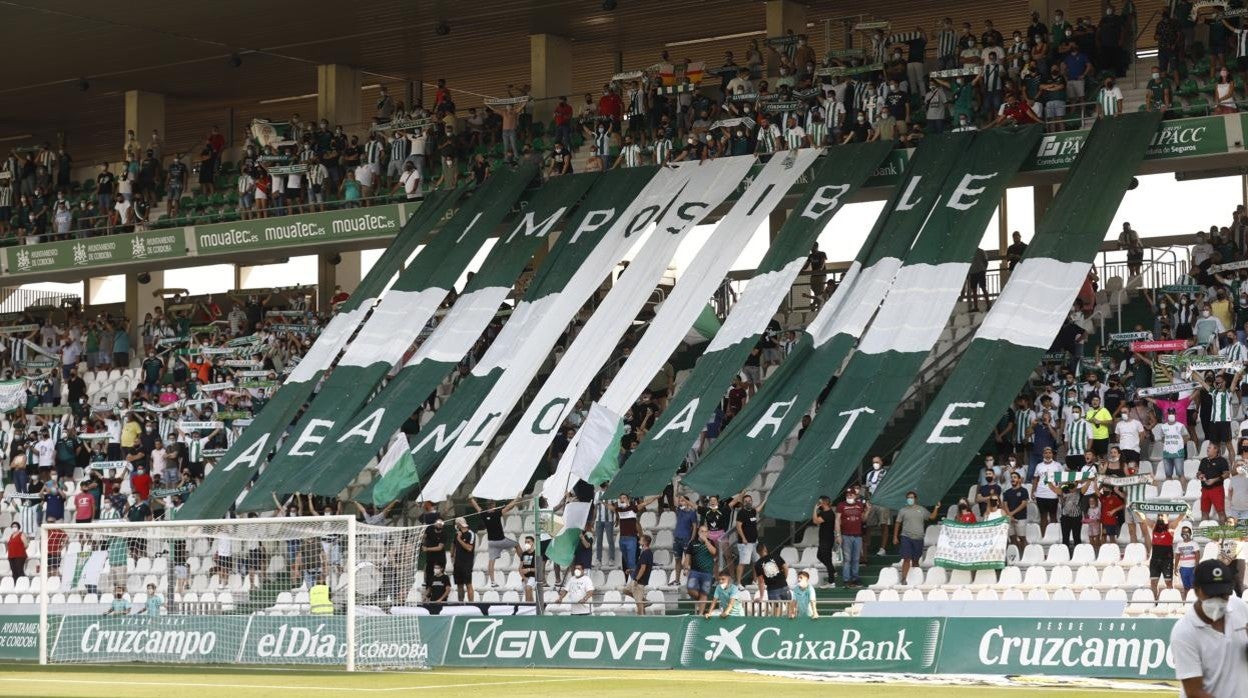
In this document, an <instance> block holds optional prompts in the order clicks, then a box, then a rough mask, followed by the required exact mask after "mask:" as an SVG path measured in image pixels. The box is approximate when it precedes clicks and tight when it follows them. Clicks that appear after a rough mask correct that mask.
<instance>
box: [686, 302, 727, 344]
mask: <svg viewBox="0 0 1248 698" xmlns="http://www.w3.org/2000/svg"><path fill="white" fill-rule="evenodd" d="M719 328H720V323H719V316H718V315H716V314H715V308H714V307H713V306H712V305H711V304H710V303H707V304H706V307H704V308H702V312H701V313H698V319H696V320H694V321H693V327H690V328H689V331H688V332H686V333H685V344H689V345H692V346H697V345H699V344H706V343H707V342H709V341H711V340H712V339H714V338H715V333H716V332H719Z"/></svg>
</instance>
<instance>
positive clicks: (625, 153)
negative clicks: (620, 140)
mask: <svg viewBox="0 0 1248 698" xmlns="http://www.w3.org/2000/svg"><path fill="white" fill-rule="evenodd" d="M642 153H643V151H642V148H641V146H640V145H637V144H636V143H634V142H633V135H632V133H631V132H630V133H629V134H628V135H627V136H625V137H624V147H623V148H620V156H619V157H618V158H616V159H615V164H614V165H612V166H611V169H613V170H618V169H619V168H620V167H621V166H623V167H640V166H641V165H643V164H644V163H643V162H642V160H643V159H644V158H643V156H642Z"/></svg>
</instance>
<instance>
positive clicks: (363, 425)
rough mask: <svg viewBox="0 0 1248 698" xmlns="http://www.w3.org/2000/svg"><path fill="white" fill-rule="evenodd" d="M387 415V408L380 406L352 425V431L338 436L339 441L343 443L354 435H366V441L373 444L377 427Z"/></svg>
mask: <svg viewBox="0 0 1248 698" xmlns="http://www.w3.org/2000/svg"><path fill="white" fill-rule="evenodd" d="M385 416H386V408H384V407H378V408H377V409H375V410H373V411H372V413H371V414H369V415H368V416H367V417H365V418H364V419H361V420H360V421H359V423H358V424H356V425H355V426H353V427H351V430H350V431H348V432H347V433H345V434H343V435H342V436H340V437H338V443H343V442H345V441H346V440H347V439H349V438H351V437H352V436H362V437H364V443H366V444H371V443H372V442H373V439H375V438H377V429H378V428H379V427H380V426H381V420H382V418H383V417H385Z"/></svg>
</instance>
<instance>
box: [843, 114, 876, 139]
mask: <svg viewBox="0 0 1248 698" xmlns="http://www.w3.org/2000/svg"><path fill="white" fill-rule="evenodd" d="M847 131H848V132H847V133H846V135H845V140H843V141H841V143H843V144H844V143H866V142H867V139H868V138H870V137H871V134H873V133H875V131H874V130H872V128H871V123H870V122H868V121H867V115H866V114H865V113H863V112H858V116H857V118H855V119H854V123H852V124H850V126H849V129H847Z"/></svg>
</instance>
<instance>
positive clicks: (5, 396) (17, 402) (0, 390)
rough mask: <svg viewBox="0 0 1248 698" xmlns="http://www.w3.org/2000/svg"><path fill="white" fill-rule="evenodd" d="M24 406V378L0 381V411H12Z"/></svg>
mask: <svg viewBox="0 0 1248 698" xmlns="http://www.w3.org/2000/svg"><path fill="white" fill-rule="evenodd" d="M25 406H26V380H25V379H18V380H11V381H0V412H12V411H13V410H16V409H19V408H22V407H25Z"/></svg>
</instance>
